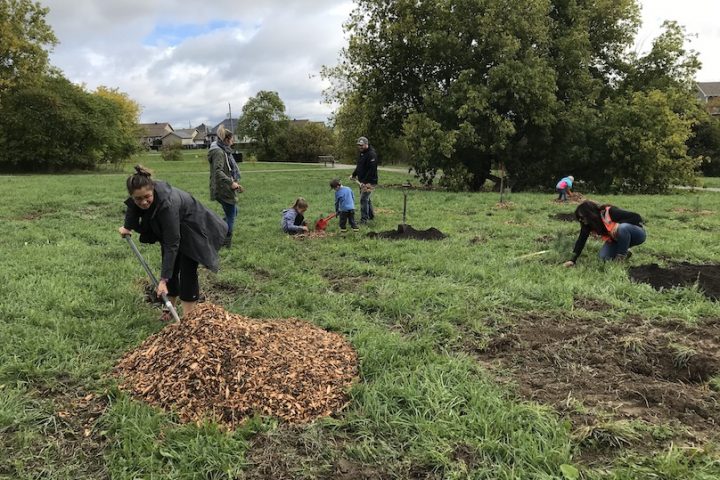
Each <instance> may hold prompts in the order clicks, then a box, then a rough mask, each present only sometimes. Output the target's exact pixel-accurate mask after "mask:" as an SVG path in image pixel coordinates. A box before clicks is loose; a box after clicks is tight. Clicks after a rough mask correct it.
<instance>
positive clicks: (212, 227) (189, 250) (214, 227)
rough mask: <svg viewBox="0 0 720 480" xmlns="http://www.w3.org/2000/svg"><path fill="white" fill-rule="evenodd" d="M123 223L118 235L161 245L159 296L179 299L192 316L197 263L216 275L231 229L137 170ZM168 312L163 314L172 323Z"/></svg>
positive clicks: (138, 167)
mask: <svg viewBox="0 0 720 480" xmlns="http://www.w3.org/2000/svg"><path fill="white" fill-rule="evenodd" d="M126 185H127V190H128V193H129V194H130V197H129V198H128V199H127V200H125V205H127V210H126V211H125V222H124V223H123V226H122V227H120V228H119V229H118V230H119V232H120V235H122V236H125V235H130V234H131V233H132V232H133V231H135V232H137V233H139V234H140V242H142V243H156V242H160V251H161V253H162V269H161V271H160V282H159V285H158V287H157V294H158V296H160V295H162V294H166V295H168V297H169V299H170V302H172V303H173V305H174V304H175V301H176V299H177V297H178V296H180V302H181V304H182V312H183V316H185V315H187V314H188V313H190V312H192V311H193V309H194V308H195V305H196V303H197V300H198V296H199V295H200V284H199V282H198V274H197V268H198V264H203V265H205V266H206V267H207V268H209V269H210V270H212V271H213V272H217V270H218V265H219V257H218V250H219V249H220V247H221V246H222V243H223V240H224V239H225V235H226V233H227V225H226V224H225V222H223V221H222V219H221V218H220V217H219V216H217V215H216V214H215V213H214V212H212V211H210V210H208V209H207V208H205V207H204V206H203V205H202V204H201V203H200V202H198V201H197V200H195V198H193V196H192V195H190V194H189V193H187V192H184V191H182V190H180V189H178V188H175V187H172V186H170V184H168V183H166V182H163V181H160V180H153V179H152V178H151V173H150V171H149V170H147V169H145V168H144V167H143V166H141V165H136V166H135V173H134V174H133V175H131V176H130V177H128V179H127V182H126ZM170 318H171V317H170V312H164V313H163V319H164V320H169V319H170Z"/></svg>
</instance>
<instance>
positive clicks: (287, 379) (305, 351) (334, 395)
mask: <svg viewBox="0 0 720 480" xmlns="http://www.w3.org/2000/svg"><path fill="white" fill-rule="evenodd" d="M357 363H358V360H357V354H356V352H355V350H354V349H353V348H352V346H351V345H350V344H349V342H348V341H347V340H346V339H345V338H344V337H342V336H341V335H339V334H337V333H332V332H327V331H325V330H322V329H321V328H319V327H316V326H314V325H311V324H309V323H307V322H304V321H301V320H298V319H293V318H291V319H287V320H257V319H251V318H247V317H243V316H241V315H235V314H231V313H228V312H226V311H225V310H223V309H222V308H220V307H218V306H216V305H212V304H201V305H198V307H197V308H196V310H195V311H193V312H192V313H191V314H190V315H188V318H186V319H183V320H182V321H180V322H179V323H173V324H171V325H168V326H167V327H165V328H163V329H162V330H161V331H160V332H158V333H156V334H155V335H153V336H151V337H149V338H148V339H147V340H145V342H143V344H142V345H140V346H139V347H138V348H137V349H136V350H134V351H132V352H130V353H128V354H126V355H125V356H124V357H123V358H122V359H121V360H120V362H119V364H118V365H117V366H116V368H115V370H114V375H115V376H117V377H118V378H119V379H120V388H121V389H123V390H125V391H128V392H130V393H132V394H133V395H134V396H135V397H137V398H140V399H142V400H144V401H146V402H147V403H149V404H151V405H156V406H159V407H162V408H164V409H167V410H172V411H174V412H176V413H177V414H178V415H179V417H180V419H181V420H182V421H185V422H193V421H200V420H201V419H204V418H213V419H214V420H216V421H218V422H219V423H222V424H225V425H226V426H228V427H230V428H234V426H235V425H237V424H238V423H240V422H242V421H243V420H244V419H245V418H247V417H249V416H252V415H253V414H262V415H267V416H273V417H278V418H281V419H283V420H285V421H287V422H292V423H305V422H309V421H312V420H314V419H316V418H319V417H324V416H328V415H332V414H333V413H335V412H338V411H339V410H341V409H342V408H343V407H344V406H345V405H346V404H347V401H348V393H347V392H348V389H349V387H350V386H351V384H352V383H353V381H354V380H355V378H356V377H357V374H358V365H357Z"/></svg>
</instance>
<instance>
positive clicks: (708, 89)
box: [697, 82, 720, 97]
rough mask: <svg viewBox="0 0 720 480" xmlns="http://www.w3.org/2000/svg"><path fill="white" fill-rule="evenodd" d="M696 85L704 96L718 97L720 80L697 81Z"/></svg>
mask: <svg viewBox="0 0 720 480" xmlns="http://www.w3.org/2000/svg"><path fill="white" fill-rule="evenodd" d="M697 86H698V89H699V90H700V91H701V92H702V93H703V95H705V96H706V97H720V82H698V84H697Z"/></svg>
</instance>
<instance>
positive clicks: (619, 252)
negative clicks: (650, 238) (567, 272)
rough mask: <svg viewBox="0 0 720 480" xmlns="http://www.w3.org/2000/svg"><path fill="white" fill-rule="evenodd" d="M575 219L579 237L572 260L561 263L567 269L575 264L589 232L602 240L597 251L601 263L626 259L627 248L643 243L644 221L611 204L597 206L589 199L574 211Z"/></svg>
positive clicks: (629, 253)
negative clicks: (600, 246) (578, 226)
mask: <svg viewBox="0 0 720 480" xmlns="http://www.w3.org/2000/svg"><path fill="white" fill-rule="evenodd" d="M575 218H577V221H578V222H580V225H581V226H580V235H579V236H578V239H577V241H576V242H575V248H574V249H573V256H572V260H568V261H567V262H565V263H564V265H565V266H566V267H572V266H574V265H575V262H576V261H577V259H578V257H579V256H580V254H581V253H582V251H583V248H585V242H587V239H588V237H589V236H590V233H594V234H596V235H599V236H600V237H601V238H602V239H603V240H604V241H605V245H603V247H602V249H600V258H601V259H603V260H619V261H622V260H625V259H627V258H629V257H630V255H632V252H630V250H629V248H630V247H633V246H635V245H640V244H641V243H643V242H644V241H645V237H646V234H645V229H644V228H643V219H642V217H641V216H640V215H638V214H637V213H635V212H628V211H627V210H621V209H619V208H617V207H613V206H611V205H598V204H597V203H595V202H591V201H589V200H588V201H585V202H583V203H581V204H580V205H578V207H577V208H576V209H575Z"/></svg>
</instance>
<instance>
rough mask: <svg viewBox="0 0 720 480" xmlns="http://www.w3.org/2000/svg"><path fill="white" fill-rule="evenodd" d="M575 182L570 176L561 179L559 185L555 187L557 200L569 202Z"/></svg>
mask: <svg viewBox="0 0 720 480" xmlns="http://www.w3.org/2000/svg"><path fill="white" fill-rule="evenodd" d="M574 181H575V177H573V176H572V175H569V176H567V177H563V178H561V179H560V181H559V182H558V183H557V185H555V191H556V192H557V193H558V198H557V199H558V201H559V202H567V201H568V197H569V196H570V195H572V186H573V182H574Z"/></svg>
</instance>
